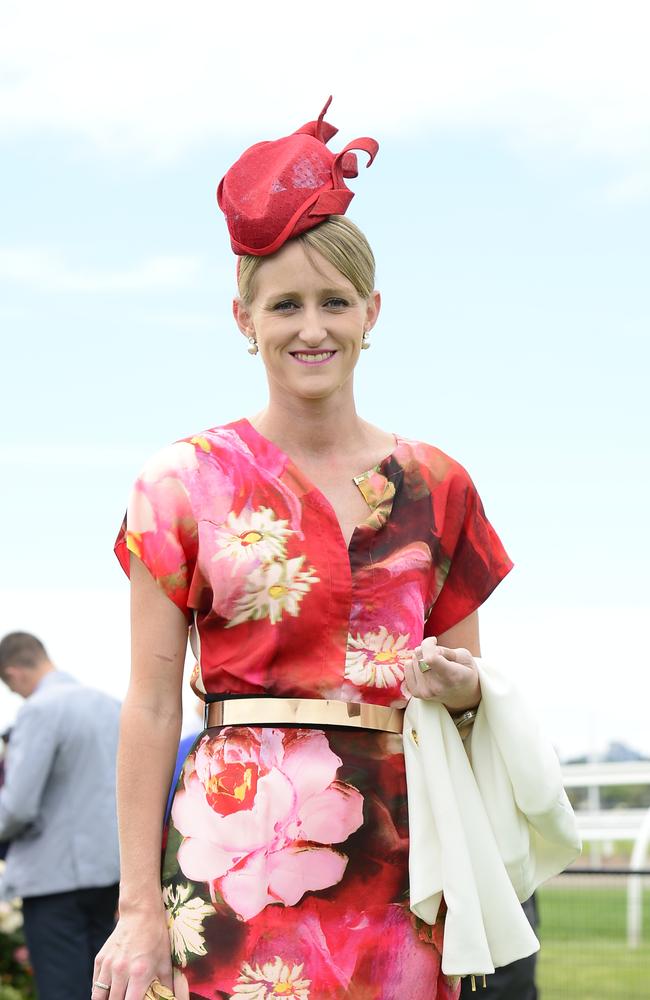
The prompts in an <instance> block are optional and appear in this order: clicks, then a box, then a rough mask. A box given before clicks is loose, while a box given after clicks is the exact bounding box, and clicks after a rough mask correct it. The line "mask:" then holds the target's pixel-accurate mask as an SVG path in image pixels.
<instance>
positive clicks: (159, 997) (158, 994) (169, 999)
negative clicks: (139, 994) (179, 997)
mask: <svg viewBox="0 0 650 1000" xmlns="http://www.w3.org/2000/svg"><path fill="white" fill-rule="evenodd" d="M144 1000H175V998H174V994H173V993H172V991H171V990H170V989H167V987H166V986H163V984H162V983H161V982H160V981H159V980H158V979H154V981H153V982H152V984H151V986H150V987H149V989H148V990H147V992H146V993H145V995H144Z"/></svg>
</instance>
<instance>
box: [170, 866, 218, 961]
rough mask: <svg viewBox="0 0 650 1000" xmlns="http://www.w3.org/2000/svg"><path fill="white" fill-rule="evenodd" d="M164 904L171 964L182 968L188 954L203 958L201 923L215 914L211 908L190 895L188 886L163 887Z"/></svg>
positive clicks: (199, 898) (198, 897) (203, 945)
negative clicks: (172, 961)
mask: <svg viewBox="0 0 650 1000" xmlns="http://www.w3.org/2000/svg"><path fill="white" fill-rule="evenodd" d="M163 903H164V905H165V909H166V910H167V926H168V928H169V939H170V941H171V946H172V952H173V955H174V961H175V962H177V963H178V965H181V966H185V965H187V961H188V956H189V955H205V954H206V950H205V941H204V938H203V921H204V920H205V918H206V917H209V916H210V915H211V914H212V913H214V908H213V907H212V905H211V904H210V903H206V902H205V901H204V900H202V899H201V897H200V896H192V887H191V886H190V885H179V886H169V887H165V888H164V889H163Z"/></svg>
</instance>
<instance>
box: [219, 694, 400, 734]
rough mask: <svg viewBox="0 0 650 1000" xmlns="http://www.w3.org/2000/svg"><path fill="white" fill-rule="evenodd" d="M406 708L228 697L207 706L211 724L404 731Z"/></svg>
mask: <svg viewBox="0 0 650 1000" xmlns="http://www.w3.org/2000/svg"><path fill="white" fill-rule="evenodd" d="M403 719H404V709H403V708H387V707H386V706H385V705H368V704H366V703H365V702H358V701H331V700H330V699H324V698H323V699H321V698H229V699H227V700H226V701H213V702H210V703H209V704H207V705H206V706H205V722H204V725H205V727H206V729H209V728H210V727H211V726H288V725H291V726H354V727H355V728H357V729H379V730H381V731H382V732H385V733H401V732H402V722H403Z"/></svg>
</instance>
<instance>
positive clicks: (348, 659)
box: [345, 625, 413, 688]
mask: <svg viewBox="0 0 650 1000" xmlns="http://www.w3.org/2000/svg"><path fill="white" fill-rule="evenodd" d="M408 640H409V637H408V635H398V636H397V638H396V637H395V636H394V635H391V633H390V632H389V631H388V629H387V628H386V627H385V626H384V625H382V626H381V627H380V628H378V629H376V630H375V631H374V632H366V634H365V635H359V634H358V633H357V637H356V639H355V638H354V637H353V636H351V635H349V636H348V648H347V652H346V654H345V676H346V678H347V679H348V680H349V681H352V683H353V684H356V685H357V686H358V687H379V688H385V687H394V686H395V685H396V684H401V683H402V681H403V680H404V664H406V663H409V662H410V661H411V659H412V656H413V654H412V651H411V650H410V649H409V648H408V646H407V643H408Z"/></svg>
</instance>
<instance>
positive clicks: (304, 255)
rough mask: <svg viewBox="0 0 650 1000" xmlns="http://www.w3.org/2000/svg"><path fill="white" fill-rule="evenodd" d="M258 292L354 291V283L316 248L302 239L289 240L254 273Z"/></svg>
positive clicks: (266, 293) (267, 293) (265, 293)
mask: <svg viewBox="0 0 650 1000" xmlns="http://www.w3.org/2000/svg"><path fill="white" fill-rule="evenodd" d="M255 284H256V289H257V294H258V295H263V296H264V297H268V296H269V295H274V294H276V293H277V292H279V291H300V290H301V289H303V290H305V291H306V290H309V291H336V290H341V291H343V290H345V291H347V292H350V291H354V286H353V285H352V283H351V282H350V281H349V280H348V279H347V278H346V277H345V275H344V274H341V272H340V271H339V270H337V268H335V267H334V265H333V264H331V263H330V261H328V260H327V259H326V258H325V257H323V255H322V254H320V253H318V251H317V250H313V249H311V248H310V249H309V250H306V248H305V247H304V246H303V245H302V244H301V243H300V242H294V243H289V244H287V246H285V247H283V248H282V250H280V251H278V253H276V254H274V255H273V256H272V257H269V258H267V259H266V260H265V261H264V263H263V264H261V265H260V267H259V269H258V271H257V274H256V276H255Z"/></svg>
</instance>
